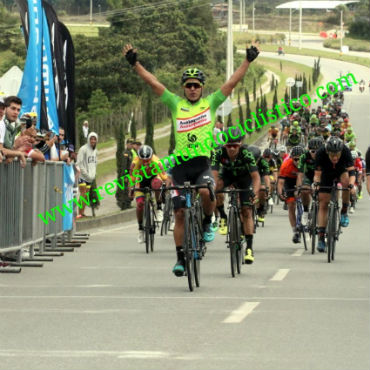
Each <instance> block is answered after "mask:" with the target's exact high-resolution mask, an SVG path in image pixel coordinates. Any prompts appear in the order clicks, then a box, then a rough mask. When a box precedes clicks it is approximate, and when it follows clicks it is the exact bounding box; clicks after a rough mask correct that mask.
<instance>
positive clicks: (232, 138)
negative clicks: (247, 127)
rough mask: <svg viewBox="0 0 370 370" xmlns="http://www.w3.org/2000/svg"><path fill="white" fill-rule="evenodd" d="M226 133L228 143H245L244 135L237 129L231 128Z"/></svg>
mask: <svg viewBox="0 0 370 370" xmlns="http://www.w3.org/2000/svg"><path fill="white" fill-rule="evenodd" d="M226 133H227V136H228V138H229V140H228V141H227V143H240V142H241V141H243V134H242V132H241V131H240V130H239V128H237V127H229V128H228V130H227V132H226ZM227 143H225V144H227Z"/></svg>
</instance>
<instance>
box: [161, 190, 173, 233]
mask: <svg viewBox="0 0 370 370" xmlns="http://www.w3.org/2000/svg"><path fill="white" fill-rule="evenodd" d="M172 221H173V203H172V199H171V194H169V193H167V194H166V195H165V201H164V211H163V220H162V225H161V236H163V235H167V233H168V231H170V230H171V229H170V225H171V222H172Z"/></svg>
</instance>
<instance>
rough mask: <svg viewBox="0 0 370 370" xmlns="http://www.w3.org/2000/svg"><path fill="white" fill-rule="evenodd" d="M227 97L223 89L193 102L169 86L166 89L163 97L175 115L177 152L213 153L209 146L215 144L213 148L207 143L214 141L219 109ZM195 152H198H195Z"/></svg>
mask: <svg viewBox="0 0 370 370" xmlns="http://www.w3.org/2000/svg"><path fill="white" fill-rule="evenodd" d="M225 100H226V97H225V96H224V95H223V94H222V92H221V90H217V91H216V92H214V93H213V94H211V95H209V96H207V97H206V98H201V99H199V100H198V101H197V102H196V103H193V104H192V103H191V102H190V101H188V100H187V99H183V98H181V97H179V96H177V95H175V94H173V93H171V92H170V91H169V90H167V89H166V90H165V91H164V92H163V94H162V95H161V101H162V102H163V103H164V104H165V105H167V107H168V108H169V109H170V111H171V115H172V124H173V128H174V132H175V142H176V146H175V152H177V153H182V154H185V156H193V157H197V156H204V157H210V156H211V151H210V150H209V149H211V148H212V144H211V147H210V148H209V149H207V144H208V145H209V144H210V142H213V128H214V126H215V121H216V110H217V108H218V107H219V106H220V105H221V104H222V103H223V102H224V101H225ZM213 146H214V145H213ZM194 152H195V155H193V154H194Z"/></svg>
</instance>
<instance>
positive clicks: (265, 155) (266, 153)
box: [262, 148, 272, 157]
mask: <svg viewBox="0 0 370 370" xmlns="http://www.w3.org/2000/svg"><path fill="white" fill-rule="evenodd" d="M270 155H272V152H271V149H270V148H266V149H265V150H264V151H263V154H262V157H269V156H270Z"/></svg>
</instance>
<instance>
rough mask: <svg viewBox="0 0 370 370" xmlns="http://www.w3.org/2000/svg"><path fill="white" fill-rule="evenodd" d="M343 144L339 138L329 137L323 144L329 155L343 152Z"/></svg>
mask: <svg viewBox="0 0 370 370" xmlns="http://www.w3.org/2000/svg"><path fill="white" fill-rule="evenodd" d="M343 147H344V144H343V141H342V140H341V139H339V137H336V136H331V137H330V138H329V140H328V141H327V142H326V144H325V149H326V151H327V152H329V153H338V152H341V151H342V150H343Z"/></svg>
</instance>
